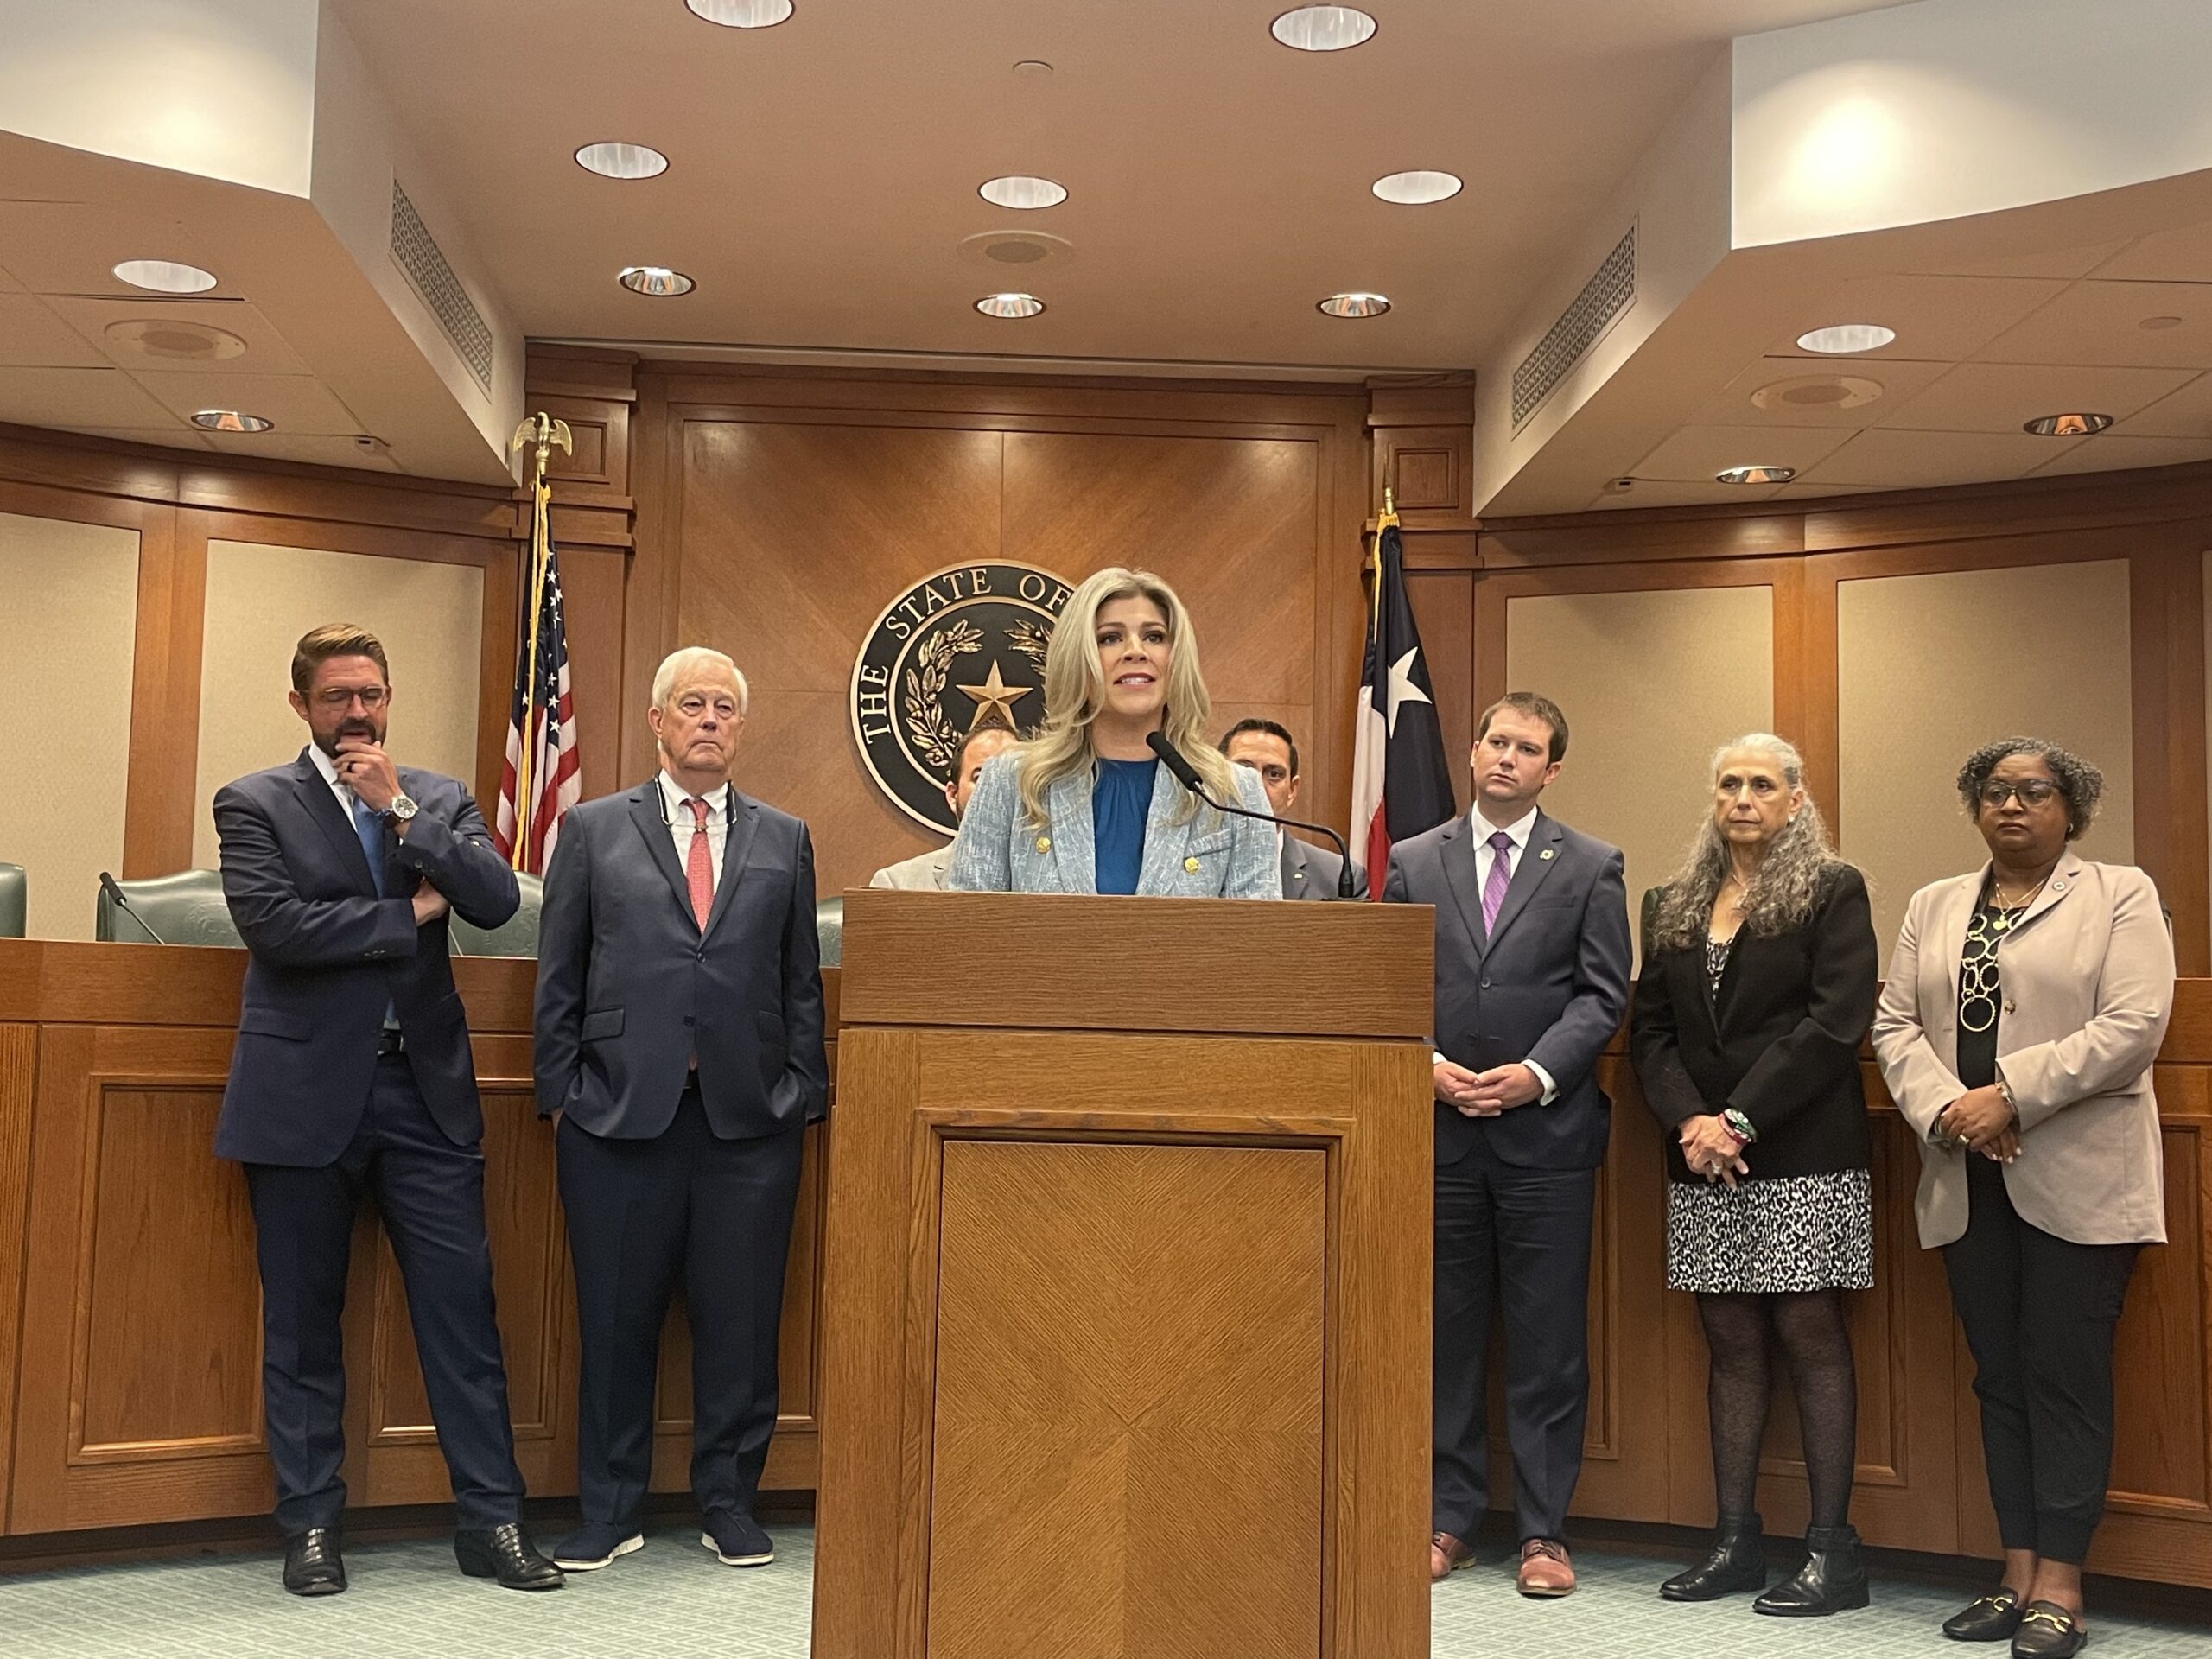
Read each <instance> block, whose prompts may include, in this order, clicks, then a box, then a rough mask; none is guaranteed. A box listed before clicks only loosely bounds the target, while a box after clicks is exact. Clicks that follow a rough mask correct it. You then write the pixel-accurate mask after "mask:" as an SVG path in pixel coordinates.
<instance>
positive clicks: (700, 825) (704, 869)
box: [683, 795, 1489, 933]
mask: <svg viewBox="0 0 2212 1659" xmlns="http://www.w3.org/2000/svg"><path fill="white" fill-rule="evenodd" d="M683 804H684V805H686V806H688V807H690V809H691V846H690V850H689V851H687V852H686V853H685V854H684V856H683V879H684V880H686V881H688V882H690V885H691V914H692V916H693V917H694V918H696V920H697V922H698V924H699V931H701V932H702V933H704V932H705V931H707V918H708V916H709V915H710V914H711V913H712V912H713V911H714V908H715V860H714V854H713V853H712V851H711V850H710V849H709V848H708V845H707V804H706V803H705V802H704V801H702V800H701V799H700V798H698V797H697V796H696V795H695V796H693V797H692V798H690V800H688V801H686V802H684V803H683ZM1488 905H1489V900H1488V899H1484V907H1485V908H1487V907H1488Z"/></svg>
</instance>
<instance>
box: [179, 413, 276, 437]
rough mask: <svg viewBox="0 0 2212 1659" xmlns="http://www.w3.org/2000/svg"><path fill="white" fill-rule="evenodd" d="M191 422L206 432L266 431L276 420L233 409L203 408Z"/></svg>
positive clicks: (274, 424) (272, 426)
mask: <svg viewBox="0 0 2212 1659" xmlns="http://www.w3.org/2000/svg"><path fill="white" fill-rule="evenodd" d="M192 423H193V424H194V426H196V427H199V428H200V429H201V430H203V431H207V432H267V431H269V430H270V429H272V428H274V427H275V426H276V424H277V423H276V422H274V421H272V420H270V419H268V418H267V417H266V416H260V415H241V414H239V413H238V410H235V409H203V410H200V412H199V413H197V414H196V415H194V416H193V417H192Z"/></svg>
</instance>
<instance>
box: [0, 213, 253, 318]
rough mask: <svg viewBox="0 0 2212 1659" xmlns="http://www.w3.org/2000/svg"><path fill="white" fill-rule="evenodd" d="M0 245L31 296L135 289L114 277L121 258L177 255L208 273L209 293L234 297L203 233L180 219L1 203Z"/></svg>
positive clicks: (151, 257)
mask: <svg viewBox="0 0 2212 1659" xmlns="http://www.w3.org/2000/svg"><path fill="white" fill-rule="evenodd" d="M0 248H5V249H7V250H8V270H10V273H12V274H13V275H14V277H15V278H16V281H18V282H20V283H22V285H23V286H24V287H25V288H27V289H30V291H31V292H32V293H34V294H123V295H130V294H137V293H139V292H141V291H142V290H140V289H135V288H133V287H131V286H130V283H124V282H119V281H118V280H117V278H116V275H115V266H116V265H117V264H119V263H120V262H121V261H123V260H125V259H176V260H181V261H182V262H183V263H185V264H193V265H198V266H199V267H200V269H201V270H208V271H213V273H214V275H215V277H216V280H217V284H218V285H217V286H216V287H215V288H213V289H210V290H209V292H210V294H212V295H213V296H223V295H226V294H231V295H235V294H236V293H237V291H238V290H237V289H232V288H226V287H224V286H222V285H221V282H222V277H223V262H222V260H221V259H220V258H219V256H218V254H217V253H216V252H215V251H213V246H212V245H210V244H209V243H208V242H207V239H206V238H204V237H200V236H195V235H194V234H193V233H191V232H188V231H187V230H186V229H185V227H184V226H183V224H182V222H181V221H180V220H178V219H171V218H168V217H166V216H164V215H162V214H160V213H138V212H134V211H132V210H130V209H128V208H119V207H102V206H99V205H97V204H95V203H92V202H86V201H11V200H0Z"/></svg>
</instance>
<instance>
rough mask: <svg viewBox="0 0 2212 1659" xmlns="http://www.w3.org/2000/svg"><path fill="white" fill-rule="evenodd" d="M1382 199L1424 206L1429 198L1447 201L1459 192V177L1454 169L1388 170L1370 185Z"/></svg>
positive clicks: (1402, 205) (1429, 200)
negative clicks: (1440, 170) (1398, 171)
mask: <svg viewBox="0 0 2212 1659" xmlns="http://www.w3.org/2000/svg"><path fill="white" fill-rule="evenodd" d="M1370 188H1372V189H1373V190H1374V192H1375V194H1376V195H1378V196H1380V197H1382V198H1383V200H1385V201H1393V202H1395V203H1397V205H1398V206H1399V207H1427V206H1428V204H1429V203H1430V202H1432V201H1449V200H1451V199H1452V197H1454V196H1456V195H1458V194H1459V191H1460V189H1461V188H1462V183H1461V180H1460V178H1459V175H1458V174H1457V173H1436V172H1431V171H1429V170H1427V169H1426V168H1414V169H1413V170H1412V171H1411V172H1409V173H1392V174H1389V175H1386V176H1384V177H1383V178H1379V179H1377V180H1376V181H1375V182H1374V184H1373V185H1372V186H1371V187H1370Z"/></svg>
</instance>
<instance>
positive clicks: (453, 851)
mask: <svg viewBox="0 0 2212 1659" xmlns="http://www.w3.org/2000/svg"><path fill="white" fill-rule="evenodd" d="M399 783H400V787H401V788H403V789H404V790H405V791H407V794H408V797H409V798H410V799H411V800H413V801H414V802H415V804H416V806H418V807H419V808H420V809H421V810H420V811H419V812H418V813H417V814H416V817H415V821H414V822H413V823H410V824H409V825H408V827H407V836H406V838H405V839H404V840H402V839H401V838H400V837H399V836H397V835H394V834H392V833H391V831H389V830H387V831H386V832H385V881H384V890H385V894H386V895H387V896H386V897H385V898H382V899H379V898H378V897H377V896H376V891H377V890H376V887H375V884H374V883H373V882H372V880H370V876H369V861H368V859H367V857H366V856H365V855H364V854H363V853H362V851H361V842H360V837H359V836H356V835H355V834H354V833H353V820H352V819H351V818H349V817H347V816H346V811H345V809H344V808H342V807H340V805H339V804H338V798H337V797H336V796H335V795H334V794H333V793H332V792H331V788H330V785H328V784H327V783H325V782H324V781H323V779H322V774H321V772H318V771H316V770H315V763H314V761H312V760H309V759H308V752H307V751H306V750H305V749H302V750H301V751H300V756H299V759H298V760H295V761H294V762H293V763H292V764H291V765H290V766H277V767H273V768H272V769H270V771H268V772H255V773H254V774H253V775H252V776H251V777H249V778H241V779H238V782H236V783H234V784H228V785H225V786H224V787H223V788H222V789H220V790H219V791H217V792H216V795H215V830H216V833H217V835H218V836H220V837H221V841H222V866H223V897H224V898H225V899H226V900H227V901H228V902H229V905H230V907H231V919H232V921H234V922H236V923H237V924H238V936H239V937H240V938H243V939H244V940H245V946H246V949H247V950H249V951H251V953H252V956H251V960H250V961H249V962H248V963H247V964H246V970H245V993H244V995H243V996H242V998H241V1007H240V1008H239V1012H238V1042H237V1044H236V1045H235V1046H233V1047H232V1050H231V1076H230V1082H229V1084H228V1085H227V1086H226V1088H225V1089H224V1090H223V1110H222V1116H220V1117H219V1118H218V1119H217V1120H216V1124H215V1155H216V1156H217V1157H219V1158H236V1159H238V1160H242V1161H244V1162H246V1163H253V1164H288V1165H292V1166H298V1167H302V1168H308V1169H319V1168H321V1167H322V1166H324V1165H326V1164H328V1163H331V1162H333V1161H334V1160H336V1158H337V1157H338V1155H339V1154H340V1153H342V1152H343V1151H345V1150H346V1143H347V1142H348V1141H352V1140H353V1131H354V1130H355V1129H356V1128H359V1125H360V1122H361V1114H362V1112H363V1111H364V1110H365V1109H366V1108H367V1106H368V1102H369V1088H370V1084H372V1081H373V1080H374V1077H375V1075H376V1065H377V1039H378V1033H379V1032H380V1031H381V1030H382V1029H383V1027H384V1016H385V1007H387V1005H388V1006H390V1007H391V1008H393V1009H394V1010H396V1011H397V1014H398V1016H399V1028H400V1030H401V1031H402V1032H403V1033H405V1036H406V1039H407V1061H408V1065H409V1066H410V1068H411V1069H412V1070H413V1071H414V1073H415V1081H416V1085H417V1086H418V1087H420V1088H421V1090H422V1091H423V1102H424V1103H425V1104H427V1105H428V1106H429V1109H430V1116H432V1117H433V1118H435V1120H436V1122H437V1125H438V1128H439V1129H440V1130H441V1131H442V1132H443V1134H444V1135H445V1136H446V1138H447V1139H448V1140H449V1141H452V1142H453V1143H454V1145H456V1146H463V1147H468V1146H474V1145H475V1144H476V1142H477V1141H478V1140H479V1139H480V1138H481V1137H482V1135H483V1133H484V1118H483V1115H482V1111H481V1109H480V1107H479V1105H478V1103H477V1098H476V1066H475V1063H474V1060H472V1059H471V1058H470V1057H469V1052H468V1020H467V1015H466V1014H464V1013H463V1012H462V1010H461V995H460V994H459V993H458V992H457V991H455V990H454V985H453V964H452V963H451V962H450V961H449V960H448V957H447V955H446V919H445V918H444V917H440V918H438V919H437V920H436V921H435V922H432V923H430V924H429V925H428V926H426V927H417V926H416V925H415V912H414V909H413V906H412V899H411V895H412V894H413V893H414V890H415V883H416V878H417V877H423V878H426V879H428V880H429V883H430V885H431V886H433V887H435V888H437V890H438V891H439V892H440V893H443V894H445V896H446V898H447V899H448V901H449V902H450V903H451V904H452V906H453V908H454V912H456V913H458V914H459V915H460V916H461V918H463V919H465V920H467V921H469V922H472V923H474V925H476V926H478V927H484V928H492V927H497V926H499V925H500V924H501V923H502V922H504V921H505V920H506V919H507V918H509V917H511V916H512V915H513V914H514V913H515V910H516V908H517V906H519V905H520V904H521V902H522V897H521V894H520V893H519V892H518V890H517V887H516V885H515V874H514V872H513V871H512V870H511V869H509V868H507V861H506V860H505V859H504V858H501V857H500V856H499V854H498V853H497V852H496V851H494V850H493V846H492V835H491V831H490V830H489V829H486V827H485V824H484V815H483V814H482V813H480V812H479V811H478V810H476V803H475V802H474V800H472V799H471V798H469V793H468V791H467V789H466V788H465V787H463V786H462V785H461V784H460V783H459V782H457V781H456V780H455V779H451V778H446V777H442V776H440V775H439V774H438V773H436V772H418V771H416V769H415V768H414V767H412V766H402V767H400V768H399Z"/></svg>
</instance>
